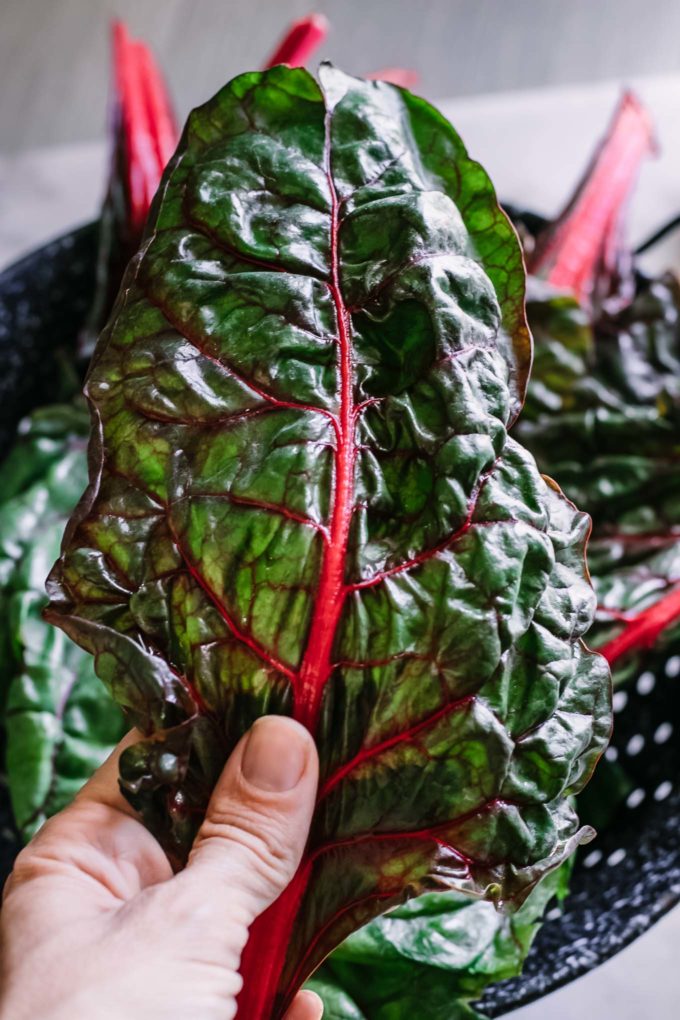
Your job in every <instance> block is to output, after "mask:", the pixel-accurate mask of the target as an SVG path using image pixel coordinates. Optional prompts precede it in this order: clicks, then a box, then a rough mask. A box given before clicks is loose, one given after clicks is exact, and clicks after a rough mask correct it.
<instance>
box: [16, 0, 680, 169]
mask: <svg viewBox="0 0 680 1020" xmlns="http://www.w3.org/2000/svg"><path fill="white" fill-rule="evenodd" d="M313 6H314V7H315V9H317V10H319V11H322V12H324V13H325V14H326V15H327V16H328V17H329V18H330V20H331V21H332V24H333V31H332V33H331V35H330V36H329V39H328V41H327V43H326V44H325V45H324V46H323V48H322V49H321V51H320V57H321V58H322V59H326V58H328V59H331V60H333V61H334V62H336V63H337V64H338V65H339V66H341V67H342V68H343V69H344V70H346V71H350V72H353V73H357V74H361V73H367V72H369V71H371V70H377V69H378V68H381V67H384V66H387V65H395V64H396V65H400V66H406V67H414V68H416V69H417V70H418V71H419V72H420V75H421V82H422V86H421V87H422V91H423V93H424V94H425V95H427V96H428V97H430V98H441V97H443V96H463V95H471V94H474V93H479V92H497V91H501V90H508V89H527V88H534V87H537V86H545V85H556V84H565V83H574V82H583V81H595V80H602V79H611V78H621V77H624V78H625V77H631V76H637V75H641V74H661V73H664V72H671V71H678V70H680V3H677V0H646V2H645V3H644V4H641V3H640V0H568V2H566V0H317V3H316V4H315V5H313ZM309 9H310V4H309V2H308V0H2V3H1V4H0V19H1V27H0V68H2V89H1V90H0V153H10V152H17V151H19V150H23V149H26V148H29V147H34V146H44V145H54V144H60V143H64V142H74V141H84V140H89V139H94V138H98V137H101V136H102V134H103V132H104V110H105V100H106V94H107V88H108V64H109V60H108V56H109V53H108V33H107V21H108V19H109V18H110V17H112V16H114V15H115V16H117V17H122V18H125V19H126V20H127V22H128V24H129V27H130V30H131V31H132V32H133V33H135V34H138V35H140V36H142V37H143V38H144V39H146V40H148V41H149V42H150V43H151V44H152V45H153V47H154V49H155V51H156V54H157V55H158V57H159V59H160V63H161V66H162V67H163V68H165V71H166V74H167V76H168V78H169V81H170V85H171V89H172V93H173V96H174V98H175V102H176V106H177V111H178V113H179V114H180V116H181V117H182V118H183V117H184V115H185V114H186V113H187V112H188V110H189V109H190V108H191V107H192V106H194V105H196V104H197V103H200V102H203V101H204V100H205V99H206V98H207V97H208V96H209V95H211V94H212V93H213V92H215V91H216V90H217V89H218V88H219V87H220V86H221V85H222V84H223V83H224V82H225V81H226V80H227V79H228V78H230V77H232V76H233V75H234V74H237V73H238V72H240V71H243V70H250V69H252V68H255V67H259V66H260V64H261V62H262V60H263V59H264V58H265V56H266V55H267V54H268V53H269V52H270V50H271V48H272V45H273V43H274V41H275V39H276V37H277V35H278V33H280V32H281V30H282V28H283V27H284V25H286V24H287V23H288V21H290V20H291V19H292V18H294V17H298V16H300V15H303V14H306V13H307V12H308V11H309Z"/></svg>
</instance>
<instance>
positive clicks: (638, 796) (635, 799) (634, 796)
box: [626, 786, 645, 810]
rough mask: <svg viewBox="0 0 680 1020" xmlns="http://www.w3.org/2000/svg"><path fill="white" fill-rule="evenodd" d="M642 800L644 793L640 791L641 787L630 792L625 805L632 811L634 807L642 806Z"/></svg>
mask: <svg viewBox="0 0 680 1020" xmlns="http://www.w3.org/2000/svg"><path fill="white" fill-rule="evenodd" d="M644 799H645V791H644V790H643V789H642V787H640V786H638V788H637V789H636V790H631V792H630V793H629V794H628V797H627V798H626V805H627V806H628V807H629V808H631V809H633V810H634V809H635V808H636V807H639V806H640V804H642V802H643V800H644Z"/></svg>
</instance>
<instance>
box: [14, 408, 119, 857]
mask: <svg viewBox="0 0 680 1020" xmlns="http://www.w3.org/2000/svg"><path fill="white" fill-rule="evenodd" d="M87 428H88V419H87V414H86V413H85V408H84V407H82V406H81V407H73V406H70V405H60V406H54V407H48V408H44V409H42V410H40V411H38V412H36V413H35V414H34V415H33V416H32V417H31V418H30V419H27V420H26V422H24V423H23V426H22V429H21V434H20V436H19V438H18V440H17V443H16V445H15V446H14V448H13V449H12V451H11V452H10V454H9V456H8V458H7V459H6V461H5V463H4V464H3V465H2V468H0V493H2V497H3V499H2V502H0V606H1V608H2V618H1V619H0V661H1V663H2V673H1V681H2V684H1V691H2V701H3V704H4V706H5V713H4V716H5V725H6V729H7V750H6V762H5V767H6V773H7V782H8V785H9V790H10V794H11V798H12V807H13V810H14V815H15V819H16V822H17V825H18V827H19V829H20V831H21V833H22V835H23V836H24V838H28V837H29V836H31V835H32V834H33V833H34V832H35V830H36V829H37V828H38V827H39V826H40V825H41V824H42V822H43V821H44V820H45V818H47V817H49V815H51V814H54V812H55V811H58V810H60V808H62V807H64V806H65V804H67V803H68V802H69V801H70V800H71V798H72V797H73V795H74V794H75V793H76V792H77V790H78V789H79V788H80V786H81V785H82V784H83V782H84V781H85V780H86V779H87V778H88V777H89V776H90V774H91V773H92V771H93V770H94V769H95V768H96V767H97V766H98V765H99V764H101V762H102V760H103V759H104V758H105V757H106V755H107V754H108V753H109V752H110V750H111V748H112V746H113V745H114V744H115V743H116V742H117V741H118V740H119V739H120V737H121V736H122V732H123V720H122V717H121V713H120V710H119V709H118V708H117V706H116V705H115V704H114V703H113V701H112V700H111V698H110V697H109V696H108V695H107V694H106V692H105V691H103V690H102V688H101V684H100V683H99V681H98V680H97V677H96V676H95V673H94V669H93V666H92V660H91V658H90V656H88V655H86V654H85V653H84V652H82V651H81V650H80V649H79V648H78V647H77V646H76V645H74V644H73V643H72V642H71V640H70V639H69V638H68V637H67V636H66V635H65V634H62V633H60V632H59V631H55V630H54V628H53V627H50V626H49V624H47V623H46V622H45V621H44V620H43V618H42V609H43V608H44V606H45V603H46V601H47V598H46V596H45V577H46V576H47V572H48V570H49V568H50V565H51V563H52V562H53V561H54V557H55V556H56V555H57V554H58V551H59V543H60V540H61V535H62V532H63V530H64V524H65V522H66V520H67V519H68V516H69V514H70V513H71V511H72V509H73V507H74V505H75V503H76V500H77V498H78V496H79V494H80V491H81V490H82V487H83V485H84V483H85V481H86V479H87V463H86V459H85V437H86V435H87Z"/></svg>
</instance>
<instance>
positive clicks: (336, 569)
mask: <svg viewBox="0 0 680 1020" xmlns="http://www.w3.org/2000/svg"><path fill="white" fill-rule="evenodd" d="M325 132H326V134H325V151H324V161H325V169H326V178H327V180H328V187H329V191H330V197H331V225H330V260H331V265H330V279H329V289H330V292H331V296H332V298H333V303H334V305H335V313H336V318H337V324H338V325H337V329H338V336H337V343H338V377H339V395H340V407H339V413H338V417H337V419H336V447H335V479H334V486H333V504H332V511H331V514H330V527H329V529H328V535H327V537H326V540H325V541H324V545H323V558H322V562H321V570H320V574H319V584H318V587H317V592H316V601H315V606H314V612H313V615H312V622H311V625H310V629H309V637H308V639H307V646H306V648H305V652H304V656H303V659H302V662H301V665H300V670H299V672H298V674H297V675H296V676H295V677H294V678H293V681H292V682H293V696H294V716H295V718H296V719H297V720H298V722H300V723H302V724H303V726H306V727H307V729H308V730H309V731H310V732H311V733H314V732H315V731H316V726H317V722H318V718H319V710H320V708H321V698H322V695H323V689H324V686H325V684H326V682H327V681H328V678H329V676H330V673H331V669H332V663H331V654H332V650H333V644H334V641H335V635H336V632H337V629H338V623H339V621H340V614H341V613H342V607H343V603H344V601H345V597H346V595H347V587H346V585H345V560H346V557H347V545H348V541H349V529H350V524H351V520H352V504H353V497H354V477H353V476H354V453H355V444H354V429H355V418H356V415H355V406H354V387H353V371H352V369H353V365H352V344H351V326H350V321H349V313H348V311H347V308H346V307H345V303H344V300H343V297H342V292H341V289H340V267H339V251H338V196H337V192H336V190H335V183H334V181H333V174H332V168H331V114H330V112H327V113H326V122H325ZM310 872H311V859H310V857H309V856H308V855H306V856H305V858H304V859H303V861H302V863H301V864H300V867H299V868H298V871H297V873H296V875H295V877H294V879H293V881H292V882H291V884H290V885H289V886H288V888H287V889H286V890H285V891H284V892H283V894H282V895H281V896H280V897H279V899H278V900H277V901H276V902H275V903H274V904H272V906H271V907H270V908H269V910H267V911H265V913H264V914H262V915H261V916H260V917H259V918H257V920H256V921H255V923H254V924H253V926H252V928H251V931H250V938H249V940H248V944H247V946H246V948H245V951H244V954H243V959H242V963H241V975H242V977H243V991H242V992H241V994H240V995H239V997H238V1014H237V1020H271V1017H272V1014H273V1010H274V1005H275V1003H276V1000H277V993H278V989H279V983H280V980H281V973H282V970H283V966H284V963H285V959H286V952H287V949H288V943H289V941H290V936H291V932H292V930H293V925H294V922H295V917H296V915H297V913H298V910H299V908H300V904H301V902H302V899H303V897H304V894H305V890H306V888H307V883H308V881H309V875H310Z"/></svg>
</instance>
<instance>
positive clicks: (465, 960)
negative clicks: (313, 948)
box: [310, 858, 573, 1020]
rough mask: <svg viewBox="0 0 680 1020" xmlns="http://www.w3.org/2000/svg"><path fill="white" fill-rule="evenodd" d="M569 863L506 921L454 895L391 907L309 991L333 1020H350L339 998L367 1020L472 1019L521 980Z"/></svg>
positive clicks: (562, 891)
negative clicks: (477, 1003) (490, 990)
mask: <svg viewBox="0 0 680 1020" xmlns="http://www.w3.org/2000/svg"><path fill="white" fill-rule="evenodd" d="M572 860H573V858H572ZM571 863H572V862H571V861H567V862H565V864H563V865H562V867H561V868H559V869H558V870H556V871H553V872H551V873H550V874H549V875H546V876H545V877H544V878H543V879H542V880H541V882H540V883H539V884H538V886H537V887H536V888H535V889H534V890H533V892H532V893H531V895H530V896H529V898H528V899H527V900H526V902H525V903H524V904H523V905H522V907H521V908H520V909H519V910H518V911H517V912H516V913H514V914H511V915H508V914H503V913H500V912H498V911H496V910H494V909H493V907H492V906H491V904H489V903H485V902H484V901H480V900H471V899H469V898H467V897H464V896H461V895H460V894H457V893H427V894H426V895H424V896H421V897H419V898H418V899H415V900H412V901H411V902H410V903H408V904H406V905H404V906H402V907H397V908H396V909H395V910H392V911H390V913H389V914H387V915H386V916H384V917H380V918H376V919H375V920H374V921H371V922H370V923H369V924H368V925H366V926H365V927H364V928H361V929H360V930H359V931H358V932H356V933H355V934H354V935H350V937H349V938H348V939H347V940H346V941H345V942H344V943H343V945H342V946H340V947H339V949H337V950H336V951H335V953H333V955H332V956H331V957H330V959H329V961H328V962H327V963H326V964H324V967H323V969H322V971H321V972H320V973H319V978H318V980H317V981H313V982H312V983H311V984H310V987H312V988H314V989H315V990H316V991H317V992H318V993H319V994H320V995H321V997H322V998H323V1000H324V1004H325V1006H326V1012H328V1013H330V1015H331V1016H333V1015H334V1012H335V1013H337V1014H338V1015H339V1016H342V1015H343V1012H342V1010H343V1008H344V1009H345V1012H346V1015H347V1016H349V1017H352V1016H353V1014H352V1013H351V1011H348V1007H347V1004H346V1002H345V1000H344V998H343V996H347V997H348V1001H349V1002H350V1003H352V1004H353V1005H354V1008H355V1009H358V1010H360V1012H358V1013H356V1014H355V1015H357V1016H361V1017H364V1018H365V1020H411V1018H413V1017H418V1016H423V1017H427V1018H428V1020H451V1018H452V1017H453V1018H457V1017H458V1016H459V1014H460V1016H461V1017H463V1016H468V1015H472V1013H470V1014H468V1012H467V1010H468V1009H469V1003H470V1002H471V1001H472V1000H474V999H477V998H478V997H479V996H480V995H481V994H482V992H483V991H484V989H485V988H486V987H487V986H488V985H489V984H490V983H491V982H493V981H501V980H503V979H505V978H508V977H512V976H514V975H516V974H518V973H519V972H520V970H521V967H522V964H523V962H524V959H525V958H526V955H527V953H528V951H529V948H530V946H531V943H532V941H533V938H534V936H535V934H536V932H537V931H538V928H539V927H540V922H541V919H542V917H543V913H544V910H545V908H546V906H547V904H548V902H549V901H550V900H551V899H552V898H553V897H554V896H555V895H557V896H558V897H559V898H560V899H562V898H563V897H564V896H565V895H566V893H567V889H568V882H569V875H570V872H571ZM457 1010H458V1012H457ZM325 1015H326V1014H324V1016H325Z"/></svg>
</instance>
